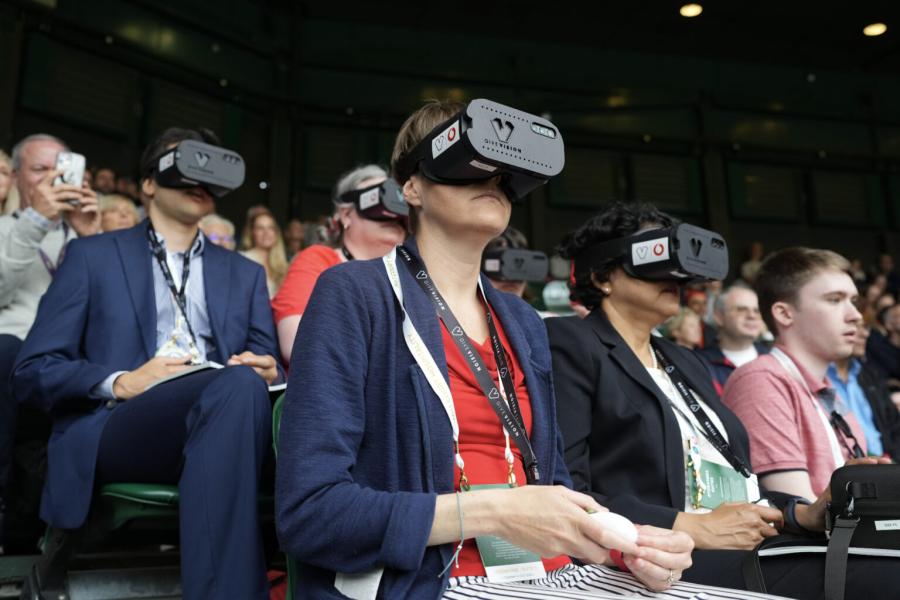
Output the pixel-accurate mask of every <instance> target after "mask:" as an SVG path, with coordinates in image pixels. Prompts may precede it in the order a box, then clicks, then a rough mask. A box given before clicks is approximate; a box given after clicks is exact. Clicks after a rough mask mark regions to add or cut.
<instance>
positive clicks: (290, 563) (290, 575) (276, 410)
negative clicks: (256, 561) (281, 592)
mask: <svg viewBox="0 0 900 600" xmlns="http://www.w3.org/2000/svg"><path fill="white" fill-rule="evenodd" d="M283 409H284V394H282V395H280V396H279V397H278V400H276V401H275V405H274V406H273V407H272V446H273V448H274V449H275V458H276V459H277V458H278V434H279V433H280V431H281V411H282V410H283ZM284 564H285V568H286V570H287V593H286V594H285V596H284V598H285V600H294V582H295V581H297V562H296V561H295V560H294V559H293V558H291V557H290V556H288V555H287V554H285V555H284Z"/></svg>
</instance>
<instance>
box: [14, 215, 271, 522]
mask: <svg viewBox="0 0 900 600" xmlns="http://www.w3.org/2000/svg"><path fill="white" fill-rule="evenodd" d="M146 232H147V222H146V221H145V222H143V223H140V224H139V225H137V226H135V227H132V228H131V229H126V230H123V231H116V232H112V233H105V234H102V235H96V236H91V237H88V238H81V239H76V240H73V241H72V242H70V243H69V246H68V247H67V249H66V259H65V260H64V261H63V264H62V266H61V267H60V269H59V271H58V272H57V274H56V277H55V278H54V279H53V283H52V284H51V285H50V288H49V289H48V290H47V293H46V294H45V295H44V297H43V298H42V299H41V303H40V306H39V307H38V312H37V317H36V318H35V321H34V326H33V327H32V328H31V331H30V332H29V334H28V337H27V338H26V339H25V342H24V344H23V346H22V349H21V351H20V352H19V356H18V358H17V359H16V365H15V367H14V369H13V376H12V380H11V385H12V391H13V394H14V395H15V398H16V399H17V400H18V401H20V402H30V403H32V404H34V405H35V406H37V407H39V408H41V409H43V410H44V411H46V412H49V413H51V415H52V417H53V430H52V434H51V437H50V443H49V446H48V448H47V461H48V466H47V481H46V484H45V485H44V495H43V499H42V502H41V518H43V519H44V520H45V521H47V522H48V523H50V524H51V525H53V526H55V527H61V528H73V527H79V526H80V525H81V524H82V523H83V522H84V519H85V517H86V516H87V512H88V508H89V506H90V500H91V494H92V489H93V485H94V469H95V466H96V462H97V450H98V446H99V443H100V436H101V434H102V432H103V426H104V424H105V423H106V420H107V419H108V418H109V415H110V414H111V412H112V411H113V410H115V406H116V404H115V403H114V402H106V401H100V400H96V399H91V398H89V393H90V391H91V389H92V388H93V387H94V386H95V385H97V384H98V383H100V382H102V381H103V380H104V379H106V377H107V376H109V375H110V374H112V373H114V372H115V371H131V370H134V369H136V368H137V367H139V366H141V365H142V364H144V363H145V362H147V361H148V360H150V359H151V358H152V357H153V355H154V354H155V352H156V300H155V297H154V291H153V271H152V263H151V261H152V260H153V258H152V256H153V255H152V254H151V252H150V245H149V243H148V241H147V233H146ZM203 283H204V287H205V291H206V305H207V309H208V312H209V319H210V326H211V329H212V332H213V339H214V342H215V348H214V349H212V351H211V352H210V353H209V359H210V360H214V361H217V362H220V363H224V362H225V361H226V360H227V359H228V357H229V356H231V355H232V354H239V353H241V352H243V351H245V350H249V351H251V352H253V353H255V354H261V355H262V354H269V355H272V356H274V357H275V359H276V361H277V360H279V356H280V355H279V353H278V344H277V343H276V339H275V326H274V323H273V320H272V310H271V308H270V307H269V297H268V293H267V291H266V277H265V272H264V271H263V269H262V267H261V266H259V265H257V264H256V263H254V262H252V261H250V260H248V259H246V258H244V257H242V256H240V255H239V254H237V253H235V252H230V251H228V250H225V249H223V248H220V247H219V246H216V245H215V244H211V243H207V244H206V245H205V246H204V250H203Z"/></svg>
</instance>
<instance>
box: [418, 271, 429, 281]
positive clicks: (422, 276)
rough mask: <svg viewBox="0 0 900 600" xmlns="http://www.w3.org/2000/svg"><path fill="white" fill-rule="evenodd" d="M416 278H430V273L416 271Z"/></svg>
mask: <svg viewBox="0 0 900 600" xmlns="http://www.w3.org/2000/svg"><path fill="white" fill-rule="evenodd" d="M416 279H428V273H426V272H425V271H419V272H418V273H416Z"/></svg>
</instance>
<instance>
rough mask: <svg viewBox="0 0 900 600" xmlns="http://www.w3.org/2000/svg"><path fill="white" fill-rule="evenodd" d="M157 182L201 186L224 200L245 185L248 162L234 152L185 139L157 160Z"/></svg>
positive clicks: (167, 184) (163, 185) (175, 185)
mask: <svg viewBox="0 0 900 600" xmlns="http://www.w3.org/2000/svg"><path fill="white" fill-rule="evenodd" d="M154 179H155V180H156V183H157V184H159V185H161V186H162V187H167V188H191V187H196V186H200V187H202V188H204V189H206V190H207V191H208V192H209V193H210V194H212V195H213V196H215V197H216V198H221V197H222V196H224V195H225V194H227V193H228V192H231V191H233V190H236V189H237V188H239V187H241V184H242V183H244V159H243V158H241V155H240V154H238V153H237V152H234V151H232V150H226V149H225V148H219V147H218V146H212V145H210V144H205V143H203V142H198V141H197V140H183V141H181V142H180V143H179V144H178V145H177V146H175V147H174V148H172V149H171V150H167V151H166V152H165V153H164V154H163V155H162V156H160V157H159V159H158V160H157V161H156V173H155V175H154Z"/></svg>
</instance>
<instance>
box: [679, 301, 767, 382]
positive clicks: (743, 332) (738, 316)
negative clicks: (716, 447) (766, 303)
mask: <svg viewBox="0 0 900 600" xmlns="http://www.w3.org/2000/svg"><path fill="white" fill-rule="evenodd" d="M713 318H714V319H715V323H716V326H717V327H718V331H719V339H718V343H717V344H714V345H712V346H707V347H705V348H701V349H698V350H697V354H698V355H700V358H702V359H703V360H704V361H705V362H706V363H707V365H708V366H709V369H710V371H711V372H712V375H713V380H714V382H715V384H716V385H717V387H718V389H717V391H718V392H719V393H720V394H721V393H722V389H723V388H724V387H725V382H726V381H727V380H728V377H729V375H731V373H732V372H734V370H735V369H736V368H738V367H740V366H743V365H745V364H747V363H748V362H750V361H751V360H753V359H754V358H756V357H757V356H759V355H760V354H766V353H767V352H768V351H769V349H768V347H767V346H766V345H765V344H763V343H760V342H758V341H757V340H758V339H759V337H760V336H761V335H762V332H763V321H762V317H761V316H760V314H759V301H758V299H757V297H756V292H754V291H753V290H751V289H750V288H748V287H746V286H745V285H742V284H735V285H733V286H731V287H730V288H728V289H727V290H725V291H724V292H723V293H722V294H721V295H720V296H719V298H718V299H717V300H716V304H715V307H714V311H713Z"/></svg>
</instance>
